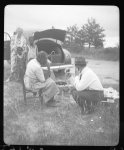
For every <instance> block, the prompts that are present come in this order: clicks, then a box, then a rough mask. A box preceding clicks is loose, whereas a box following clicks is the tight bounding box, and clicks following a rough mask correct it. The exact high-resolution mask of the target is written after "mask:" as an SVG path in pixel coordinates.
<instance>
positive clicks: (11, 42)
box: [3, 4, 120, 146]
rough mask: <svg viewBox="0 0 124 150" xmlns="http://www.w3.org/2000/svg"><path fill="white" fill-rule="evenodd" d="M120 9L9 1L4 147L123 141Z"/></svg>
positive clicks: (5, 34)
mask: <svg viewBox="0 0 124 150" xmlns="http://www.w3.org/2000/svg"><path fill="white" fill-rule="evenodd" d="M119 34H120V33H119V8H118V7H117V6H114V5H24V4H23V5H19V4H18V5H17V4H16V5H13V4H11V5H6V6H5V8H4V82H3V89H4V90H3V91H4V95H3V134H4V135H3V136H4V143H5V144H7V145H36V146H37V145H40V146H42V145H47V146H49V145H50V146H51V145H53V146H116V145H118V143H119V136H120V135H119V134H120V132H119V130H120V129H119V128H120V120H119V117H120V106H119V105H120V102H119V101H120V96H119V94H120V93H119V90H120V89H119V80H120V79H119V69H120V68H119V65H120V56H119V55H120V37H119Z"/></svg>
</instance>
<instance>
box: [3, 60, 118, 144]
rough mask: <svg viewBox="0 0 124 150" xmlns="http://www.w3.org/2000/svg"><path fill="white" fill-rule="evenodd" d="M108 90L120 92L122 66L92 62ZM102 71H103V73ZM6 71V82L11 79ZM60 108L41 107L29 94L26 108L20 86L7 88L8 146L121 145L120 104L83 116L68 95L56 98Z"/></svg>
mask: <svg viewBox="0 0 124 150" xmlns="http://www.w3.org/2000/svg"><path fill="white" fill-rule="evenodd" d="M88 65H89V66H90V67H91V68H92V69H93V70H94V71H95V72H96V73H97V74H98V76H99V77H100V79H101V81H102V84H103V86H104V87H113V88H115V89H116V90H119V62H107V61H96V60H90V59H89V60H88ZM101 68H102V69H101ZM9 71H10V68H9V66H8V67H7V66H6V67H5V68H4V79H5V80H6V79H7V77H8V75H9ZM56 99H57V101H58V102H59V103H58V105H57V107H45V106H41V105H40V101H39V99H38V98H37V97H33V95H32V94H31V93H29V94H27V106H26V105H25V104H24V99H23V93H22V86H21V84H20V83H14V82H13V83H12V82H11V83H5V84H4V142H5V143H7V144H16V145H100V146H103V145H104V146H108V145H109V146H113V145H117V144H118V142H119V101H118V100H117V101H116V102H115V103H114V104H106V105H102V104H101V105H100V106H99V107H98V108H97V110H96V113H94V114H91V115H82V114H81V112H80V108H79V106H78V105H77V104H76V103H75V102H74V100H73V98H72V97H71V96H69V94H68V93H66V95H65V96H64V97H63V98H62V96H60V95H59V96H58V97H56Z"/></svg>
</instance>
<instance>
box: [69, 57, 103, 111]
mask: <svg viewBox="0 0 124 150" xmlns="http://www.w3.org/2000/svg"><path fill="white" fill-rule="evenodd" d="M75 67H76V69H77V70H78V75H77V76H76V77H75V78H70V82H71V84H72V85H73V88H72V89H71V94H72V96H73V98H74V100H75V101H76V102H77V103H78V104H79V106H80V107H81V111H82V113H91V112H93V111H94V109H93V108H94V106H96V105H97V103H98V102H99V101H100V100H102V99H103V98H104V96H103V86H102V84H101V82H100V80H99V78H98V77H97V75H96V74H95V73H94V72H93V71H92V70H91V69H90V68H89V67H88V66H87V62H86V60H85V58H84V57H77V58H76V59H75Z"/></svg>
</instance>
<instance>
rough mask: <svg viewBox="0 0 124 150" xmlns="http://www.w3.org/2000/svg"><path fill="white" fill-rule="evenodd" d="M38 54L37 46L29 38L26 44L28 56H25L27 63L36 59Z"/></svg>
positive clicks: (31, 38)
mask: <svg viewBox="0 0 124 150" xmlns="http://www.w3.org/2000/svg"><path fill="white" fill-rule="evenodd" d="M37 54H38V48H37V45H36V44H35V43H34V39H33V37H32V36H30V37H29V44H28V55H27V62H29V61H30V60H31V59H33V58H36V56H37Z"/></svg>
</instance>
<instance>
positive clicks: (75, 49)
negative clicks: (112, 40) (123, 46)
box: [63, 43, 119, 61]
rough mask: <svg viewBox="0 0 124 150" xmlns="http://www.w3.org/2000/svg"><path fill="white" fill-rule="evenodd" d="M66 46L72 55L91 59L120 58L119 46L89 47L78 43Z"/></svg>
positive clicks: (112, 59)
mask: <svg viewBox="0 0 124 150" xmlns="http://www.w3.org/2000/svg"><path fill="white" fill-rule="evenodd" d="M63 47H64V48H66V49H68V50H69V51H70V52H71V54H72V56H77V55H82V56H84V57H86V58H89V59H100V60H111V61H118V60H119V48H117V47H108V48H99V49H95V48H90V49H89V48H87V47H81V46H79V45H78V44H75V43H72V44H71V45H63Z"/></svg>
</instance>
